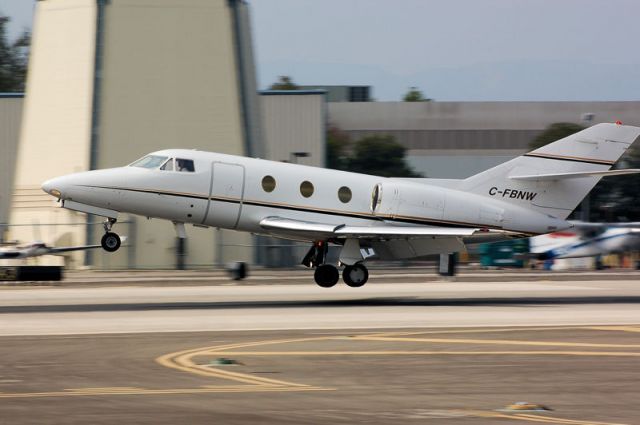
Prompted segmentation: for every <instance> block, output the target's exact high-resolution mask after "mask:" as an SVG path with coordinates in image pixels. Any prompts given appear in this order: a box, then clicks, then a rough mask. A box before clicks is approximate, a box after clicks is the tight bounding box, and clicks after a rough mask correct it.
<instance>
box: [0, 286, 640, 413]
mask: <svg viewBox="0 0 640 425" xmlns="http://www.w3.org/2000/svg"><path fill="white" fill-rule="evenodd" d="M601 276H603V275H601ZM372 283H373V284H368V285H366V286H365V287H363V288H360V289H359V290H353V289H352V288H346V287H344V286H339V287H335V288H333V289H330V290H326V289H322V288H316V287H315V286H314V285H312V284H309V285H291V284H288V283H284V284H283V283H278V284H276V283H273V284H270V285H264V286H263V285H257V284H251V285H246V286H244V285H243V284H234V285H231V286H226V285H214V286H211V287H204V286H184V287H179V286H159V287H149V286H150V284H145V285H144V286H142V287H140V286H136V285H127V286H115V285H107V286H101V285H90V286H88V287H79V286H77V285H71V286H69V287H25V288H16V287H5V288H1V289H0V358H1V359H2V362H0V424H2V425H4V424H42V423H48V424H58V423H59V424H63V423H64V424H80V423H82V424H87V423H91V424H111V423H120V424H174V423H189V424H205V423H206V424H210V423H220V424H248V423H251V424H253V423H261V424H262V423H264V424H287V423H291V424H305V423H308V424H317V423H332V424H351V423H368V424H389V423H407V424H413V423H415V424H419V423H420V424H421V423H434V424H438V423H442V424H511V423H513V424H520V423H523V422H532V423H533V422H537V423H541V422H542V423H556V424H573V425H577V424H583V425H587V424H588V425H605V424H640V406H639V405H638V403H637V400H638V394H639V391H640V390H639V387H638V383H639V382H640V309H638V306H639V303H640V290H639V288H638V287H639V286H640V285H638V283H639V282H638V281H637V280H633V279H623V280H616V281H609V280H607V279H606V275H604V278H602V277H601V279H600V280H592V281H586V280H579V279H577V278H575V277H574V279H573V280H563V281H559V282H552V281H548V280H542V281H517V282H510V281H509V280H507V279H505V280H503V281H499V282H436V283H430V284H426V285H425V284H423V283H416V282H412V281H411V280H410V279H407V281H406V282H402V281H399V282H395V283H386V282H385V280H384V279H381V280H380V281H377V282H376V281H374V282H372ZM520 401H527V402H530V403H537V404H539V405H544V406H547V407H548V408H550V409H553V410H548V411H542V412H528V411H522V410H509V409H505V407H506V406H508V405H510V404H512V403H515V402H520Z"/></svg>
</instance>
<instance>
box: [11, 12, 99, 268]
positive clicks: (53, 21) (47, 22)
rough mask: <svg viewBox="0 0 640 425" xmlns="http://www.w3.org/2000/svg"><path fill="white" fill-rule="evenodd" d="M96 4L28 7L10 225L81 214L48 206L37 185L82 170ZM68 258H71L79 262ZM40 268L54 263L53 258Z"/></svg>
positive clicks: (52, 235)
mask: <svg viewBox="0 0 640 425" xmlns="http://www.w3.org/2000/svg"><path fill="white" fill-rule="evenodd" d="M95 16H96V2H95V0H55V1H53V0H51V1H39V2H36V5H35V14H34V25H33V35H32V40H31V43H32V44H31V54H30V61H29V73H28V77H27V90H26V97H25V101H24V102H25V104H24V115H23V120H22V129H21V134H20V146H19V149H18V160H17V168H16V177H15V190H14V196H13V204H12V212H11V220H10V221H11V224H13V225H23V224H44V223H73V222H78V221H80V222H82V221H84V216H81V215H78V214H76V213H72V212H69V211H61V210H60V209H58V208H56V207H55V204H54V202H53V199H52V198H51V197H50V196H48V195H46V194H45V193H44V192H43V191H42V190H41V189H40V185H41V184H42V182H43V181H45V180H47V179H49V178H51V177H55V176H59V175H62V174H68V173H73V172H76V171H83V170H86V169H88V165H89V137H90V133H91V102H92V94H93V61H94V45H95V22H96V19H95ZM84 235H85V233H84V227H83V226H72V227H67V226H51V227H48V228H46V229H43V228H39V229H36V228H34V227H32V226H16V227H12V228H11V231H10V237H11V238H12V239H17V240H22V241H25V240H26V241H28V240H33V239H34V238H35V239H46V242H49V243H55V242H56V240H59V239H63V240H65V241H68V242H70V243H73V244H81V243H84ZM81 255H82V254H77V255H76V256H75V258H76V260H78V258H79V256H81ZM41 261H42V262H46V263H58V262H60V261H61V260H60V259H57V258H43V259H42V260H41Z"/></svg>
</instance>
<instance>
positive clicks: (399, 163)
mask: <svg viewBox="0 0 640 425" xmlns="http://www.w3.org/2000/svg"><path fill="white" fill-rule="evenodd" d="M405 153H406V149H405V148H404V146H402V145H401V144H399V143H397V142H396V141H395V139H394V138H393V136H369V137H365V138H363V139H361V140H359V141H358V142H356V143H355V146H354V148H353V153H352V155H351V158H350V159H349V161H348V164H349V165H348V170H349V171H353V172H356V173H364V174H372V175H376V176H382V177H422V175H421V174H419V173H416V172H415V171H413V170H412V169H411V167H409V165H408V164H407V162H406V160H405Z"/></svg>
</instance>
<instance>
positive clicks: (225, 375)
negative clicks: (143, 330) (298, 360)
mask: <svg viewBox="0 0 640 425" xmlns="http://www.w3.org/2000/svg"><path fill="white" fill-rule="evenodd" d="M330 338H333V337H326V336H323V337H311V338H294V339H277V340H267V341H254V342H246V343H236V344H226V345H219V346H212V347H201V348H195V349H190V350H183V351H178V352H175V353H170V354H165V355H164V356H160V357H158V358H157V359H156V362H157V363H159V364H161V365H162V366H165V367H168V368H171V369H177V370H180V371H182V372H188V373H193V374H196V375H200V376H206V377H211V378H220V379H226V380H232V381H236V382H242V383H245V384H252V385H256V386H278V387H291V388H305V387H308V385H305V384H298V383H295V382H288V381H282V380H276V379H270V378H263V377H258V376H254V375H249V374H245V373H240V372H231V371H227V370H222V369H219V368H213V367H209V366H205V365H199V364H196V363H195V362H194V361H193V360H192V359H193V358H194V357H197V356H206V355H211V354H218V355H219V354H220V351H222V350H229V349H235V348H247V347H255V346H263V345H273V344H288V343H294V342H307V341H320V340H327V339H330Z"/></svg>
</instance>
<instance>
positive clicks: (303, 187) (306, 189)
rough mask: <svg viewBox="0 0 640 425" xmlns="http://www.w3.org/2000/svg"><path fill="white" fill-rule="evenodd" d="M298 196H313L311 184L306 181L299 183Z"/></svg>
mask: <svg viewBox="0 0 640 425" xmlns="http://www.w3.org/2000/svg"><path fill="white" fill-rule="evenodd" d="M300 194H301V195H302V196H304V197H305V198H308V197H309V196H311V195H313V184H312V183H311V182H309V181H306V180H305V181H303V182H302V183H300Z"/></svg>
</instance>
